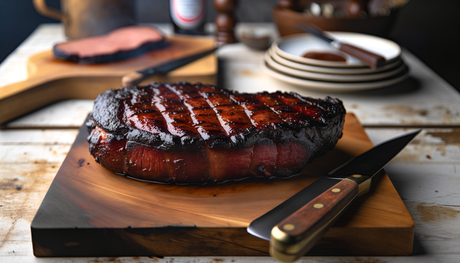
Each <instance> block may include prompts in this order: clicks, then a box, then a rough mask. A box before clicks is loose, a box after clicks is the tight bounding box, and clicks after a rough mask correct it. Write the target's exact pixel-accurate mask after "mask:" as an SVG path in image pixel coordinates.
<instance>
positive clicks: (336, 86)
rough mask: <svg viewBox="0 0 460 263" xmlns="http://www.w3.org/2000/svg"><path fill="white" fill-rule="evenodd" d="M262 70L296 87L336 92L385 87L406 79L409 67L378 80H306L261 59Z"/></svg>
mask: <svg viewBox="0 0 460 263" xmlns="http://www.w3.org/2000/svg"><path fill="white" fill-rule="evenodd" d="M260 65H261V67H262V70H263V71H264V72H265V73H267V74H268V75H270V76H271V77H273V78H275V79H277V80H279V81H282V82H285V83H289V84H291V85H295V86H298V87H303V88H308V89H314V90H321V91H338V92H352V91H360V90H370V89H376V88H382V87H387V86H390V85H393V84H396V83H399V82H401V81H403V80H404V79H406V78H407V77H408V76H409V68H406V70H405V71H403V72H402V73H400V74H398V75H396V76H394V77H392V78H388V79H384V80H379V81H369V82H347V83H343V82H327V81H315V80H308V79H303V78H296V77H291V76H288V75H285V74H282V73H279V72H278V71H276V70H274V69H272V68H270V66H268V65H266V63H265V61H264V60H262V61H261V63H260Z"/></svg>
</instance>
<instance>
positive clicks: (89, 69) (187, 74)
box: [0, 35, 217, 123]
mask: <svg viewBox="0 0 460 263" xmlns="http://www.w3.org/2000/svg"><path fill="white" fill-rule="evenodd" d="M167 41H168V42H169V43H170V45H169V46H168V47H167V48H164V49H159V50H155V51H151V52H148V53H146V54H145V55H143V56H141V57H137V58H133V59H129V60H124V61H120V62H114V63H107V64H95V65H94V64H77V63H73V62H66V61H61V60H58V59H55V58H53V53H52V51H51V50H50V51H46V52H43V53H39V54H37V55H35V56H32V57H31V58H30V59H29V60H28V62H27V72H28V78H27V79H26V80H25V81H21V82H18V83H13V84H11V85H7V86H4V87H0V123H3V122H6V121H8V120H11V119H13V118H16V117H19V116H21V115H23V114H26V113H29V112H31V111H33V110H36V109H38V108H41V107H44V106H46V105H49V104H51V103H53V102H57V101H61V100H65V99H95V98H96V97H97V95H99V94H100V93H102V92H104V91H105V90H107V89H114V88H115V89H116V88H119V87H120V86H121V78H122V77H123V76H124V75H125V74H127V73H130V72H133V71H136V70H140V69H144V68H148V67H152V66H155V65H159V64H161V63H163V62H166V61H169V60H172V59H175V58H181V57H185V56H189V55H193V54H196V53H199V52H202V51H204V50H207V49H211V48H213V47H214V39H213V38H210V37H194V36H180V35H175V36H169V37H167ZM216 74H217V61H216V56H215V55H214V54H212V55H209V56H206V57H205V58H202V59H199V60H197V61H195V62H193V63H190V64H189V65H186V66H184V67H181V68H179V69H177V70H174V71H172V72H170V73H169V74H167V75H156V76H154V77H153V78H150V79H147V80H145V81H144V82H143V83H148V82H151V81H163V82H164V81H189V82H192V83H194V82H202V83H206V84H216V83H215V82H216Z"/></svg>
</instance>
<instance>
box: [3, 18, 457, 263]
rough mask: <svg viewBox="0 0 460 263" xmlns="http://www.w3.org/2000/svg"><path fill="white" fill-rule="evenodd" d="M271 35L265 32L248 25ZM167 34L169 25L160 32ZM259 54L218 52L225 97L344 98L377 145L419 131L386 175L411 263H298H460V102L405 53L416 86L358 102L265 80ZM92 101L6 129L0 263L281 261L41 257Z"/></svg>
mask: <svg viewBox="0 0 460 263" xmlns="http://www.w3.org/2000/svg"><path fill="white" fill-rule="evenodd" d="M247 26H259V27H265V28H267V29H268V30H271V31H272V32H274V28H273V27H272V26H271V25H269V24H256V25H255V24H250V25H248V24H243V25H240V27H239V29H241V28H244V27H247ZM160 28H162V29H163V30H164V31H166V32H171V27H170V26H169V25H160ZM63 40H64V36H63V33H62V27H61V26H60V25H58V24H45V25H42V26H40V27H38V28H37V30H35V31H34V33H33V34H32V35H31V36H29V38H27V39H26V40H25V41H24V42H23V43H22V44H21V45H20V46H19V47H18V48H17V49H16V50H15V51H14V52H13V53H12V54H11V55H10V56H9V57H8V58H7V59H6V60H5V61H4V62H3V63H2V64H0V87H2V86H5V85H7V84H10V83H14V82H17V81H20V80H23V79H25V78H26V77H27V75H26V74H27V73H26V68H25V64H26V61H27V59H28V58H29V57H30V56H31V55H33V54H35V53H37V52H41V51H45V50H48V49H50V48H51V47H52V45H53V43H56V42H59V41H63ZM262 55H263V52H257V51H252V50H249V49H248V48H246V47H245V46H243V45H242V44H232V45H227V46H225V47H224V48H222V49H221V50H219V53H218V56H219V58H220V59H221V60H222V61H223V69H224V71H223V72H222V73H221V74H222V77H223V80H222V84H223V85H224V87H226V88H228V89H236V90H240V91H246V92H254V91H263V90H266V91H276V90H283V91H296V92H299V93H301V94H302V95H308V96H312V97H325V96H326V95H330V96H333V97H338V98H341V99H342V100H343V101H344V103H345V106H346V108H347V110H348V112H353V113H355V114H356V115H357V117H358V119H359V120H360V121H361V123H362V124H363V126H364V127H365V130H366V132H367V134H368V135H369V137H370V138H371V140H372V142H373V143H374V144H376V143H379V142H381V141H383V140H385V139H388V138H391V137H393V136H396V135H399V134H401V133H404V132H407V131H410V130H414V129H417V128H423V132H422V133H421V135H419V136H418V137H417V138H416V140H414V141H413V142H412V143H411V144H410V145H409V146H408V147H406V148H405V149H404V150H403V151H402V152H401V153H400V155H399V156H397V157H396V158H395V159H394V160H393V161H392V162H391V163H390V164H389V165H388V166H387V167H386V168H385V170H386V171H387V173H388V175H389V176H390V178H391V180H392V181H393V183H394V185H395V187H396V189H397V190H398V192H399V194H400V195H401V197H402V199H403V201H404V202H405V204H406V206H407V207H408V209H409V211H410V213H411V214H412V216H413V217H414V221H415V224H416V226H415V242H414V252H413V255H412V256H408V257H303V258H302V259H301V260H300V262H379V263H383V262H417V263H418V262H427V263H428V262H460V190H459V189H460V94H459V93H458V92H457V91H456V90H455V89H453V88H452V87H451V86H450V85H449V84H448V83H447V82H445V81H444V80H443V79H441V78H440V77H439V76H438V75H437V74H436V73H434V72H433V71H432V70H431V69H429V68H428V67H427V66H426V65H424V64H423V63H422V62H421V61H420V60H418V59H417V58H416V57H415V56H414V55H412V54H411V53H410V52H408V51H407V50H404V51H403V59H404V60H405V62H406V64H407V65H409V67H410V69H411V73H410V78H409V79H408V80H406V81H404V82H403V83H401V84H398V85H395V86H393V87H389V88H385V89H379V90H371V91H364V92H359V93H342V94H341V93H331V92H328V93H322V92H318V91H310V90H306V89H300V88H296V87H294V86H290V85H288V84H283V83H281V82H278V81H275V80H274V79H272V78H270V77H269V76H267V75H265V74H264V73H263V72H262V71H261V69H260V68H259V66H258V64H259V61H260V60H261V59H262ZM91 109H92V101H88V100H68V101H63V102H59V103H56V104H53V105H50V106H48V107H46V108H43V109H40V110H38V111H36V112H33V113H30V114H28V115H26V116H24V117H21V118H19V119H17V120H15V121H12V122H10V123H8V124H7V125H4V127H3V128H2V129H1V130H0V262H101V261H115V262H275V260H273V259H271V258H269V257H221V258H214V257H166V258H149V257H135V258H131V257H123V258H35V257H34V256H33V253H32V244H31V237H30V223H31V221H32V219H33V217H34V215H35V213H36V211H37V209H38V207H39V205H40V203H41V201H42V199H43V197H44V195H45V194H46V192H47V190H48V187H49V186H50V184H51V182H52V180H53V178H54V176H55V174H56V172H57V171H58V169H59V167H60V165H61V163H62V161H63V160H64V158H65V156H66V154H67V152H68V151H69V149H70V146H71V145H72V143H73V141H74V139H75V137H76V135H77V129H78V127H80V126H81V124H82V123H83V121H84V118H85V117H86V115H87V113H88V112H90V111H91Z"/></svg>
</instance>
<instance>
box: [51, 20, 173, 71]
mask: <svg viewBox="0 0 460 263" xmlns="http://www.w3.org/2000/svg"><path fill="white" fill-rule="evenodd" d="M167 45H168V44H167V42H166V40H165V37H164V36H163V35H162V33H161V32H160V31H158V30H157V29H155V28H153V27H149V26H128V27H122V28H119V29H116V30H114V31H112V32H110V33H108V34H105V35H102V36H94V37H87V38H82V39H75V40H69V41H67V42H62V43H58V44H56V45H54V47H53V56H54V57H55V58H57V59H60V60H65V61H71V62H77V63H82V64H100V63H110V62H116V61H121V60H126V59H129V58H134V57H138V56H140V55H143V54H145V53H147V52H149V51H152V50H156V49H160V48H164V47H166V46H167Z"/></svg>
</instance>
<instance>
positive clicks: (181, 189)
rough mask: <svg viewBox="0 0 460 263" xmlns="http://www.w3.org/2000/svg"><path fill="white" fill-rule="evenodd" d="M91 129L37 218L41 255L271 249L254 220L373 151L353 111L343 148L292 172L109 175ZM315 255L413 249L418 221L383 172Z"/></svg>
mask: <svg viewBox="0 0 460 263" xmlns="http://www.w3.org/2000/svg"><path fill="white" fill-rule="evenodd" d="M87 135H88V134H87V131H86V128H85V127H82V128H81V129H80V133H79V134H78V136H77V138H76V141H75V143H74V145H73V146H72V148H71V149H70V151H69V153H68V155H67V158H66V159H65V161H64V162H63V164H62V166H61V168H60V170H59V171H58V173H57V175H56V177H55V179H54V181H53V183H52V185H51V187H50V189H49V191H48V193H47V194H46V196H45V198H44V200H43V202H42V204H41V206H40V208H39V210H38V212H37V214H36V216H35V218H34V220H33V222H32V224H31V230H32V242H33V249H34V254H35V255H36V256H46V257H48V256H268V246H269V243H268V241H265V240H262V239H259V238H256V237H254V236H252V235H250V234H248V233H247V232H246V227H247V226H248V225H249V223H250V222H251V221H253V220H254V219H256V218H257V217H259V216H261V215H262V214H264V213H265V212H267V211H269V210H270V209H272V208H273V207H275V206H276V205H278V204H279V203H281V202H283V201H284V200H286V199H287V198H289V197H290V196H292V195H293V194H295V193H297V192H298V191H300V190H301V189H302V188H303V187H305V186H307V185H309V184H310V183H312V182H313V181H314V180H316V179H317V178H318V175H321V174H324V173H326V172H328V171H330V170H331V169H333V168H334V167H336V166H338V165H339V164H342V163H343V162H345V161H347V160H349V159H350V158H352V157H354V156H356V155H358V154H360V153H362V152H364V151H366V150H368V149H370V148H372V146H373V145H372V143H371V141H370V140H369V138H368V137H367V135H366V133H365V132H364V130H363V128H362V126H361V125H360V123H359V122H358V120H357V119H356V117H355V116H354V115H352V114H347V116H346V121H345V128H344V134H343V137H342V138H341V139H340V140H339V142H338V144H337V145H336V147H335V148H334V149H333V150H332V151H330V152H329V153H327V154H326V155H324V156H322V157H321V158H318V159H316V160H315V161H313V162H312V163H311V164H309V165H308V166H307V167H306V168H305V170H304V172H303V174H302V175H300V176H297V177H293V178H290V179H272V180H269V179H266V180H262V179H259V180H243V181H239V182H230V183H225V184H220V185H205V186H196V185H195V186H192V185H189V186H177V185H164V184H152V183H147V182H141V181H136V180H133V179H129V178H126V177H123V176H120V175H116V174H114V173H112V172H109V171H107V170H105V169H104V168H102V167H101V166H100V165H99V164H97V163H96V162H95V161H94V159H93V157H92V156H91V155H90V154H89V149H88V148H89V145H88V143H87V141H86V137H87ZM374 182H376V183H377V184H376V186H375V190H374V191H372V192H371V193H369V194H368V195H366V196H364V197H362V198H361V199H359V200H358V201H357V203H356V204H355V205H354V206H353V207H352V208H350V209H349V210H348V211H347V212H346V214H345V215H344V216H343V217H342V218H341V219H340V220H339V221H338V222H337V223H336V224H335V225H334V226H333V227H332V228H331V229H330V230H329V231H328V232H327V233H326V235H325V236H324V237H323V238H322V239H321V240H320V242H319V243H318V245H317V246H316V247H315V248H314V250H313V251H312V252H311V253H310V254H315V255H318V254H320V255H409V254H410V253H411V252H412V242H413V237H414V221H413V220H412V217H411V215H410V214H409V212H408V211H407V209H406V207H405V205H404V203H403V202H402V200H401V198H400V197H399V195H398V193H397V192H396V190H395V188H394V187H393V185H392V183H391V181H390V180H389V178H388V176H387V175H386V174H385V173H384V172H383V171H382V172H381V174H380V176H379V177H378V179H376V180H375V181H374Z"/></svg>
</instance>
